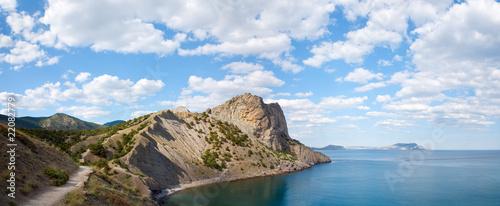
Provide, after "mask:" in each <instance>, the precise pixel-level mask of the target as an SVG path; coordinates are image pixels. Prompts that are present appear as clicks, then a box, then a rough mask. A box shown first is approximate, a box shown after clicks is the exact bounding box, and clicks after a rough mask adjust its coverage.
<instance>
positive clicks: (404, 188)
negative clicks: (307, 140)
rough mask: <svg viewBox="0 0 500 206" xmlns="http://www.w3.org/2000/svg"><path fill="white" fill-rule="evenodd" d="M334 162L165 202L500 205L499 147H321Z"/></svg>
mask: <svg viewBox="0 0 500 206" xmlns="http://www.w3.org/2000/svg"><path fill="white" fill-rule="evenodd" d="M322 152H323V153H324V154H326V155H328V156H329V157H330V158H331V159H332V160H333V162H332V163H330V164H322V165H316V166H314V167H312V168H311V169H307V170H303V171H300V172H296V173H291V174H287V175H280V176H274V177H264V178H255V179H249V180H241V181H236V182H231V183H224V184H217V185H209V186H204V187H199V188H194V189H189V190H185V191H182V192H179V193H178V194H175V195H173V196H172V197H170V199H168V201H167V202H166V205H500V151H381V150H343V151H322Z"/></svg>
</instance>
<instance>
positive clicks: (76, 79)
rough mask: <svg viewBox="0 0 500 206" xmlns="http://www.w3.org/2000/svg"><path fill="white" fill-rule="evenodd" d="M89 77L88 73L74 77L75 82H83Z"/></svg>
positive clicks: (81, 73)
mask: <svg viewBox="0 0 500 206" xmlns="http://www.w3.org/2000/svg"><path fill="white" fill-rule="evenodd" d="M89 77H90V73H88V72H80V74H78V75H77V76H76V77H75V81H76V82H84V81H86V80H87V79H88V78H89Z"/></svg>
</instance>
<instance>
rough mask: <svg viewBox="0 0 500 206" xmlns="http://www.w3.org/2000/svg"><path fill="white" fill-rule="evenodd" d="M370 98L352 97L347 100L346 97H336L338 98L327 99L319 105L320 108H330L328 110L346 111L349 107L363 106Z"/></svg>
mask: <svg viewBox="0 0 500 206" xmlns="http://www.w3.org/2000/svg"><path fill="white" fill-rule="evenodd" d="M367 99H368V97H366V96H364V97H352V98H345V96H344V95H341V96H336V97H325V98H323V99H322V100H321V102H320V103H319V106H321V107H324V108H328V109H345V108H349V107H357V106H360V105H361V104H363V102H364V101H365V100H367Z"/></svg>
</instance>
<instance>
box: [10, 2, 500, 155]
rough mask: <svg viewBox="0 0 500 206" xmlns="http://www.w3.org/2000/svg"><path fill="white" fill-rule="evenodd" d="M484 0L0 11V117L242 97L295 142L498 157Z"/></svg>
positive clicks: (493, 27)
mask: <svg viewBox="0 0 500 206" xmlns="http://www.w3.org/2000/svg"><path fill="white" fill-rule="evenodd" d="M499 11H500V3H499V2H498V1H494V0H470V1H450V0H440V1H435V0H411V1H410V0H362V1H357V0H332V1H327V0H294V1H283V0H281V1H277V0H256V1H241V0H211V1H207V0H170V1H155V0H144V1H132V0H125V1H113V0H81V1H72V0H48V1H16V0H0V13H1V14H0V82H1V84H0V85H1V88H0V103H1V106H2V107H1V110H0V113H2V114H6V113H7V99H8V97H15V98H16V100H17V102H16V103H17V104H16V109H17V114H16V115H17V116H51V115H53V114H54V113H58V112H60V113H66V114H69V115H72V116H75V117H77V118H80V119H82V120H86V121H91V122H97V123H106V122H109V121H113V120H128V119H131V118H135V117H138V116H141V115H144V114H148V113H151V112H155V111H160V110H164V109H169V108H173V107H177V106H186V107H187V108H188V109H189V110H190V111H193V112H202V111H205V109H207V108H211V107H215V106H217V105H219V104H222V103H224V102H225V101H227V100H229V99H231V98H232V97H235V96H237V95H241V94H244V93H251V94H254V95H258V96H260V97H262V98H263V99H264V101H265V102H266V103H272V102H278V103H279V104H280V106H281V107H282V109H283V111H284V113H285V116H286V119H287V122H288V127H289V131H290V135H291V137H292V138H295V139H298V140H299V141H301V142H302V143H304V144H306V145H308V146H316V147H319V146H326V145H329V144H335V145H343V146H386V145H391V144H394V143H400V142H402V143H409V142H415V143H417V144H421V145H423V146H426V147H429V148H431V149H500V126H499V124H498V123H499V122H498V121H499V120H500V12H499Z"/></svg>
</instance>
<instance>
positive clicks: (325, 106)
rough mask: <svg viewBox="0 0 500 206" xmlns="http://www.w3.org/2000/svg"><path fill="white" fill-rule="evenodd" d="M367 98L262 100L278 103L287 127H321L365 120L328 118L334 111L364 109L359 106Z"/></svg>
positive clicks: (344, 117)
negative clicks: (340, 122) (317, 100)
mask: <svg viewBox="0 0 500 206" xmlns="http://www.w3.org/2000/svg"><path fill="white" fill-rule="evenodd" d="M366 99H367V97H352V98H346V97H345V96H337V97H326V98H323V99H322V101H320V102H319V103H314V102H312V101H311V100H309V99H277V100H273V99H264V101H265V102H266V103H272V102H278V103H279V105H280V106H281V108H282V109H283V111H284V112H285V117H286V118H287V123H288V124H289V127H291V128H294V127H298V126H300V125H301V126H302V127H303V126H304V125H309V126H322V125H325V124H329V123H334V122H337V121H339V120H349V121H356V120H362V119H366V117H360V116H330V113H331V112H332V111H334V110H340V109H346V108H357V109H362V110H364V109H366V108H364V107H363V106H362V105H361V104H362V103H363V102H364V101H365V100H366Z"/></svg>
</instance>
